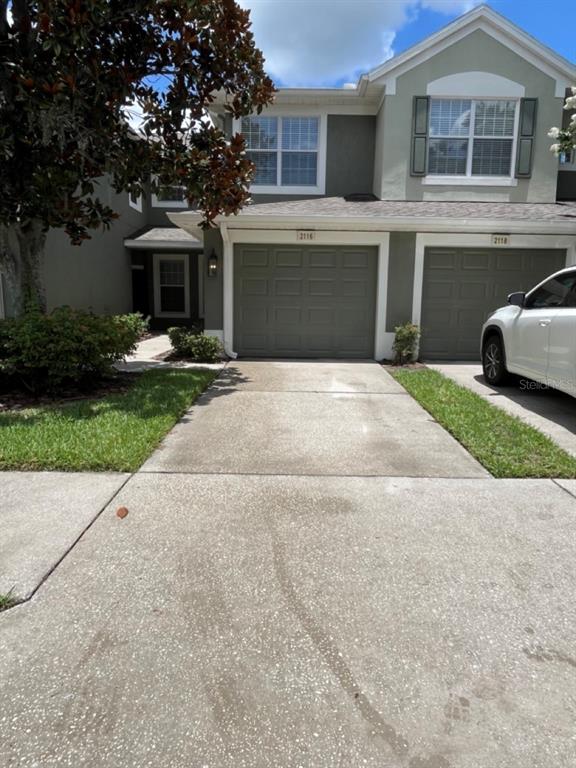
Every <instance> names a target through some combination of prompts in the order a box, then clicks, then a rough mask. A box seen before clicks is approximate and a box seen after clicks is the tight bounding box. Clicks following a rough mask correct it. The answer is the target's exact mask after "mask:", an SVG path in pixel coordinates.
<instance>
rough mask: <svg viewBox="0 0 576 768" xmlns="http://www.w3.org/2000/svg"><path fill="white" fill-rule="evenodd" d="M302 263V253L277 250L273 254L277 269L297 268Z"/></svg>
mask: <svg viewBox="0 0 576 768" xmlns="http://www.w3.org/2000/svg"><path fill="white" fill-rule="evenodd" d="M302 263H303V254H302V251H285V250H277V251H275V252H274V264H275V265H276V266H277V267H297V268H300V267H301V266H302Z"/></svg>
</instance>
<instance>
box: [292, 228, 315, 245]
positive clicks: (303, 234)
mask: <svg viewBox="0 0 576 768" xmlns="http://www.w3.org/2000/svg"><path fill="white" fill-rule="evenodd" d="M315 239H316V232H314V231H313V230H311V229H299V230H298V231H297V232H296V240H307V241H308V242H309V241H310V240H315Z"/></svg>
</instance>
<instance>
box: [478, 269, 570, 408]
mask: <svg viewBox="0 0 576 768" xmlns="http://www.w3.org/2000/svg"><path fill="white" fill-rule="evenodd" d="M481 352H482V368H483V370H484V377H485V378H486V381H487V383H488V384H491V385H494V386H499V385H502V384H505V383H506V381H507V379H509V378H510V376H509V375H510V374H512V373H513V374H519V375H520V376H525V377H526V378H528V379H533V380H534V381H538V382H541V383H542V384H547V385H548V386H550V387H554V388H555V389H561V390H562V391H564V392H567V393H568V394H569V395H573V396H574V397H576V267H569V268H568V269H562V270H560V271H559V272H556V273H555V274H553V275H552V276H551V277H549V278H547V279H546V280H544V281H543V282H541V283H540V284H539V285H537V286H536V287H535V288H533V289H532V290H531V291H529V292H528V293H511V294H510V296H508V306H506V307H501V308H500V309H497V310H496V312H494V314H492V315H491V316H490V317H489V318H488V320H487V321H486V322H485V323H484V326H483V327H482V344H481Z"/></svg>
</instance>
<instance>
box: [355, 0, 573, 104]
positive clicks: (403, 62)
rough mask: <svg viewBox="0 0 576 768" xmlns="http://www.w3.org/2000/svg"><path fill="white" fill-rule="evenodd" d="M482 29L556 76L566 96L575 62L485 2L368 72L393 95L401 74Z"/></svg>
mask: <svg viewBox="0 0 576 768" xmlns="http://www.w3.org/2000/svg"><path fill="white" fill-rule="evenodd" d="M478 29H480V30H482V31H483V32H485V33H486V34H488V35H490V36H492V37H493V38H494V39H495V40H497V41H498V42H500V43H502V45H505V46H506V47H507V48H509V49H510V50H511V51H513V52H514V53H516V54H517V55H518V56H520V57H522V58H523V59H525V60H526V61H528V62H530V63H531V64H533V65H534V66H535V67H536V68H537V69H539V70H541V71H542V72H543V73H544V74H546V75H548V76H549V77H551V78H553V79H554V81H555V83H556V88H555V95H556V96H557V97H560V98H561V97H563V96H564V92H565V90H566V88H567V87H568V86H569V85H570V83H571V82H573V81H574V80H576V68H575V67H574V66H573V65H572V64H571V62H569V61H568V60H567V59H564V58H563V57H562V56H559V55H558V54H557V53H556V52H555V51H553V50H552V49H551V48H548V47H547V46H545V45H543V44H542V43H540V42H539V41H538V40H536V39H535V38H534V37H532V36H531V35H528V34H527V33H526V32H524V31H523V30H521V29H520V28H519V27H517V26H516V25H515V24H512V23H511V22H509V21H508V20H507V19H506V18H504V16H501V15H500V14H499V13H497V12H496V11H494V10H493V9H492V8H488V7H487V6H485V5H482V6H479V7H477V8H474V9H472V10H471V11H469V12H468V13H466V14H464V15H463V16H460V18H458V19H456V20H455V21H453V22H452V23H450V24H448V25H446V26H445V27H443V28H442V29H441V30H439V31H438V32H436V33H435V34H433V35H430V36H429V37H427V38H425V39H424V40H422V41H421V42H420V43H418V44H417V45H415V46H413V47H412V48H409V49H408V50H407V51H404V53H401V54H400V55H399V56H395V57H394V58H393V59H390V60H388V61H386V62H384V64H381V65H380V66H379V67H376V68H375V69H373V70H372V71H371V72H369V73H368V75H367V77H368V80H369V81H370V82H371V83H374V82H377V83H380V84H382V85H384V86H385V88H386V93H387V94H392V95H393V94H395V93H396V80H397V78H398V77H399V76H400V75H402V74H404V73H405V72H408V71H409V70H410V69H413V68H414V67H416V66H418V65H419V64H422V63H423V62H425V61H427V60H428V59H430V58H431V57H432V56H435V55H436V54H437V53H440V52H441V51H443V50H445V49H446V48H448V47H449V46H451V45H453V44H454V43H456V42H458V41H459V40H462V39H463V38H465V37H466V36H467V35H469V34H470V33H471V32H474V31H476V30H478Z"/></svg>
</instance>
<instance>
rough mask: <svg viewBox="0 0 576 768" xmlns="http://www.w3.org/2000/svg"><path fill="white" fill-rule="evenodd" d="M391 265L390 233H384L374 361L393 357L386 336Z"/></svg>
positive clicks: (377, 279)
mask: <svg viewBox="0 0 576 768" xmlns="http://www.w3.org/2000/svg"><path fill="white" fill-rule="evenodd" d="M389 263H390V232H384V233H383V236H382V240H381V241H380V243H379V244H378V267H377V269H378V272H377V274H376V318H375V320H374V359H375V360H382V359H383V358H385V357H386V358H388V359H389V358H391V357H392V354H391V353H392V347H391V345H390V344H389V341H390V340H389V339H388V338H387V336H388V335H387V334H386V308H387V306H388V265H389Z"/></svg>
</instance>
